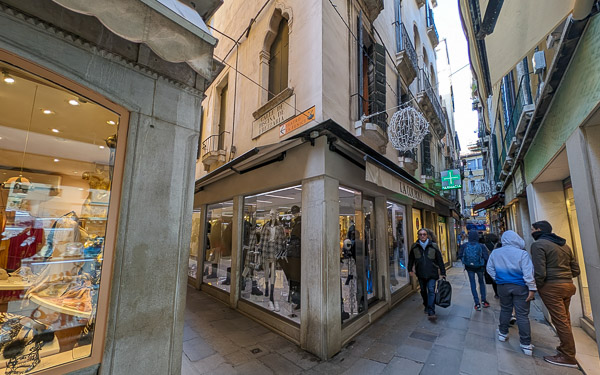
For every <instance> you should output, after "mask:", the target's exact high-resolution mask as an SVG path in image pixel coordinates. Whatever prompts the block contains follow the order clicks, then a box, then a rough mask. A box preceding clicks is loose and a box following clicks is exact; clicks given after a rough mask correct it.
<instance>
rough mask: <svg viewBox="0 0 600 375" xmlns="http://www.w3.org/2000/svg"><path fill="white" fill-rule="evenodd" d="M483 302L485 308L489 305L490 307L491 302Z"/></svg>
mask: <svg viewBox="0 0 600 375" xmlns="http://www.w3.org/2000/svg"><path fill="white" fill-rule="evenodd" d="M481 304H482V305H483V307H484V308H486V309H487V308H488V307H490V304H489V302H488V301H483V302H482V303H481Z"/></svg>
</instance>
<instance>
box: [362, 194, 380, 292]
mask: <svg viewBox="0 0 600 375" xmlns="http://www.w3.org/2000/svg"><path fill="white" fill-rule="evenodd" d="M373 206H374V204H373V201H371V200H366V199H365V200H364V201H363V214H364V215H365V225H364V227H365V237H364V238H365V280H366V282H367V301H368V302H369V303H370V302H372V301H374V300H375V299H376V298H377V256H376V247H375V222H374V220H375V211H374V209H373Z"/></svg>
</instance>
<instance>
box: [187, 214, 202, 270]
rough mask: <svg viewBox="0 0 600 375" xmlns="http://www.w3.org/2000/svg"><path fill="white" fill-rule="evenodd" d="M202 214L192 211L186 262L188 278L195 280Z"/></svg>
mask: <svg viewBox="0 0 600 375" xmlns="http://www.w3.org/2000/svg"><path fill="white" fill-rule="evenodd" d="M201 220H202V212H201V211H194V213H193V214H192V238H191V241H190V258H189V260H188V276H189V277H191V278H194V279H195V278H197V274H198V250H199V249H200V221H201Z"/></svg>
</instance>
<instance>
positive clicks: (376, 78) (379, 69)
mask: <svg viewBox="0 0 600 375" xmlns="http://www.w3.org/2000/svg"><path fill="white" fill-rule="evenodd" d="M370 52H371V54H370V55H371V56H370V64H369V112H370V113H371V114H373V113H377V112H381V111H385V47H384V46H382V45H381V44H377V43H373V46H372V47H371V51H370ZM372 120H373V122H374V123H376V124H377V125H379V126H380V127H381V128H382V129H384V130H387V123H386V114H385V113H382V114H380V115H378V116H375V117H373V118H372Z"/></svg>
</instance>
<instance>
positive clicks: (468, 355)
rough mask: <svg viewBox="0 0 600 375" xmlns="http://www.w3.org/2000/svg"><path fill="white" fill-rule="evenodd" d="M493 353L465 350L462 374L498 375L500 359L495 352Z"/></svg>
mask: <svg viewBox="0 0 600 375" xmlns="http://www.w3.org/2000/svg"><path fill="white" fill-rule="evenodd" d="M491 353H493V354H491ZM491 353H485V352H481V351H476V350H472V349H464V350H463V356H462V359H461V363H460V372H461V373H464V374H469V375H488V374H489V375H496V374H497V373H498V357H497V356H496V352H495V351H493V352H491Z"/></svg>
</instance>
